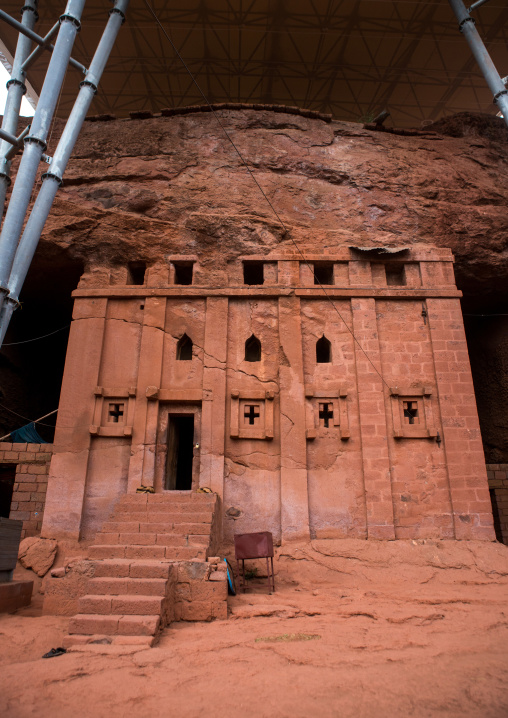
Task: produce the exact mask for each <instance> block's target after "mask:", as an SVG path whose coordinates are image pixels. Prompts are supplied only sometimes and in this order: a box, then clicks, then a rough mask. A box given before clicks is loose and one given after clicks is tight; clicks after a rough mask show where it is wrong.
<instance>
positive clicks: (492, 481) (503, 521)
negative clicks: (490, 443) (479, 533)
mask: <svg viewBox="0 0 508 718" xmlns="http://www.w3.org/2000/svg"><path fill="white" fill-rule="evenodd" d="M487 476H488V479H489V490H490V494H491V498H492V505H493V506H492V508H493V511H494V525H495V528H496V538H497V540H498V541H502V542H503V543H504V544H507V545H508V464H487ZM496 509H497V516H496Z"/></svg>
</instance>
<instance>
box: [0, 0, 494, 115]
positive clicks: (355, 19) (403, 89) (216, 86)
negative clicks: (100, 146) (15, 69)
mask: <svg viewBox="0 0 508 718" xmlns="http://www.w3.org/2000/svg"><path fill="white" fill-rule="evenodd" d="M149 2H150V4H151V5H152V7H153V9H154V11H155V13H156V14H157V16H158V17H159V19H160V22H161V23H162V25H163V26H164V28H165V30H166V31H167V33H168V34H169V35H170V37H171V40H172V42H173V43H174V45H175V46H176V47H177V48H178V50H179V52H180V53H181V56H182V58H183V59H184V60H185V62H186V63H187V66H188V67H189V69H190V71H191V72H192V73H193V75H194V76H195V78H196V80H197V82H198V84H199V86H200V87H201V89H202V90H203V92H204V93H205V95H206V97H207V99H208V100H209V101H210V102H215V103H217V102H247V103H274V104H283V105H297V106H299V107H306V108H309V109H312V110H318V111H320V112H325V113H332V114H333V116H334V117H335V118H336V119H340V120H349V121H359V120H368V119H371V117H372V115H375V114H377V113H378V112H379V111H380V110H382V109H384V108H386V109H388V110H389V111H390V113H391V118H390V120H389V121H388V122H387V124H393V125H396V126H399V127H415V126H420V125H421V123H422V122H423V123H425V122H426V121H429V120H436V119H438V118H440V117H442V116H443V115H448V114H452V113H455V112H460V111H464V110H467V111H470V112H487V113H491V114H495V112H496V107H495V105H494V104H493V102H492V96H491V93H490V91H489V89H488V87H487V86H486V83H485V80H484V79H483V77H482V75H481V73H480V71H479V69H478V67H477V65H476V63H475V61H474V59H473V57H472V56H471V53H470V50H469V48H468V46H467V44H466V41H465V40H464V38H463V37H462V36H461V35H460V33H459V31H458V27H457V22H456V20H455V17H454V15H453V13H452V10H451V8H450V6H449V5H448V2H447V0H434V1H432V0H431V1H430V2H414V1H413V0H398V1H397V2H393V1H392V0H336V1H334V0H171V2H170V1H169V0H149ZM21 5H22V2H19V1H18V2H13V1H12V0H4V2H3V4H2V7H3V9H4V10H5V11H6V12H8V13H9V14H10V15H12V16H13V17H15V18H16V19H19V10H20V7H21ZM110 7H111V5H110V3H109V2H108V0H88V2H87V3H86V8H85V12H84V15H83V19H82V30H81V33H80V34H79V36H78V39H77V41H76V45H75V48H74V52H73V55H74V57H75V58H76V59H77V60H79V61H80V62H82V63H83V64H85V65H88V64H89V62H90V59H91V57H92V55H93V52H94V49H95V46H96V44H97V42H98V40H99V38H100V34H101V32H102V28H103V26H104V24H105V22H106V18H107V12H108V11H109V9H110ZM64 8H65V1H64V0H41V1H40V7H39V15H40V20H39V22H38V23H37V25H36V27H35V30H36V32H38V34H40V35H45V34H46V32H47V31H48V30H49V29H50V27H51V26H52V25H53V24H54V22H55V21H56V19H57V18H58V16H59V15H61V14H62V12H63V11H64ZM474 16H475V19H476V21H477V28H478V30H479V32H480V35H481V37H482V39H483V41H484V42H485V44H486V45H487V48H488V50H489V52H490V54H491V56H492V59H493V60H494V62H495V64H496V66H497V69H498V71H499V72H500V74H501V75H502V76H503V75H506V74H508V4H507V2H506V0H490V2H488V3H487V4H486V5H484V6H482V7H481V8H479V9H478V10H477V11H475V13H474ZM16 37H17V34H16V32H15V31H14V30H12V28H10V27H8V26H6V25H5V24H4V23H0V39H1V40H2V41H3V42H4V44H5V47H6V50H7V52H10V53H13V52H14V49H15V44H16ZM46 65H47V58H45V59H44V60H39V61H38V63H37V64H36V65H34V67H33V68H32V70H31V71H30V73H29V80H30V81H31V83H32V85H33V87H34V88H35V90H36V91H37V90H39V89H40V87H41V85H42V81H43V78H44V71H45V68H46ZM81 79H82V77H81V76H80V74H79V72H78V71H77V70H74V69H72V68H70V69H69V70H68V72H67V78H66V83H65V87H64V91H63V93H62V96H61V100H60V103H59V107H58V114H59V115H60V116H66V115H67V114H68V112H69V110H70V108H71V106H72V103H73V101H74V97H75V94H76V92H77V88H78V84H79V82H80V80H81ZM203 102H204V101H203V98H202V96H201V95H200V94H199V91H198V89H197V88H196V86H195V85H194V83H193V82H192V79H191V78H190V76H189V74H188V72H187V70H186V69H185V67H184V66H183V65H182V62H181V61H180V59H179V58H178V57H177V56H176V54H175V50H174V49H173V47H172V46H171V44H170V42H169V41H168V40H167V39H166V37H164V34H163V33H162V32H161V30H160V28H159V27H158V26H157V23H156V21H155V20H154V18H153V16H152V15H151V14H150V12H149V10H148V8H147V7H146V4H145V2H144V0H131V5H130V8H129V11H128V16H127V22H126V23H125V25H124V27H123V28H122V30H121V32H120V35H119V38H118V40H117V43H116V45H115V48H114V50H113V53H112V55H111V58H110V61H109V63H108V66H107V68H106V71H105V73H104V76H103V79H102V82H101V86H100V89H99V93H98V95H97V97H96V98H95V100H94V104H93V105H92V109H91V112H92V113H94V114H99V113H112V114H115V115H117V116H119V117H121V116H126V115H128V113H129V112H130V111H139V110H149V111H152V112H159V111H160V110H161V109H162V108H166V107H181V106H185V105H194V104H203Z"/></svg>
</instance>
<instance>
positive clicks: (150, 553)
mask: <svg viewBox="0 0 508 718" xmlns="http://www.w3.org/2000/svg"><path fill="white" fill-rule="evenodd" d="M88 558H90V559H118V558H133V559H160V560H163V559H169V560H171V561H192V560H198V561H201V560H203V561H204V560H205V558H206V548H203V547H202V546H164V545H162V544H160V545H157V546H139V545H138V546H136V545H134V546H122V545H121V544H96V545H94V546H90V547H89V549H88Z"/></svg>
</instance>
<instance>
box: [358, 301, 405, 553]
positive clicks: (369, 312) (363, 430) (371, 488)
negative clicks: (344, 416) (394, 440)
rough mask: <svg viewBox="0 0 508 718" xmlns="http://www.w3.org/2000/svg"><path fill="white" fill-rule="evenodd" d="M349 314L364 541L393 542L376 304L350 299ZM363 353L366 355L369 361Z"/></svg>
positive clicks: (388, 462)
mask: <svg viewBox="0 0 508 718" xmlns="http://www.w3.org/2000/svg"><path fill="white" fill-rule="evenodd" d="M351 310H352V315H353V331H354V334H355V337H356V339H357V342H358V343H357V342H355V343H354V346H355V357H356V362H355V363H356V377H357V385H358V405H359V413H360V435H361V442H362V462H363V480H364V484H365V504H366V507H367V538H371V539H394V538H395V528H394V519H393V503H392V487H391V476H390V458H389V453H388V438H387V423H386V408H385V400H384V389H383V381H382V379H381V377H380V376H379V374H378V373H377V372H376V370H375V368H374V367H376V369H377V370H378V371H379V372H380V373H381V372H382V369H381V357H380V350H379V338H378V332H377V321H376V300H375V299H352V300H351ZM358 344H359V345H360V346H359V345H358ZM360 347H361V349H360ZM362 349H363V350H364V351H362ZM364 352H366V354H367V356H368V359H367V356H365V354H364ZM369 359H370V361H369ZM371 362H372V363H371ZM372 364H374V366H372Z"/></svg>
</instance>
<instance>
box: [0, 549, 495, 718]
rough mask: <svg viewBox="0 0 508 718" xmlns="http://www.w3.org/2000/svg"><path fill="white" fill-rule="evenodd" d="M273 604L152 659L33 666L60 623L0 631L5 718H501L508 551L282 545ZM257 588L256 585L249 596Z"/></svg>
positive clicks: (65, 660) (238, 610) (8, 620)
mask: <svg viewBox="0 0 508 718" xmlns="http://www.w3.org/2000/svg"><path fill="white" fill-rule="evenodd" d="M276 573H277V575H276V589H277V590H276V593H275V594H274V595H272V596H269V595H267V593H266V589H263V588H261V587H253V588H252V589H251V590H250V591H249V592H248V593H246V594H245V595H242V596H239V597H232V598H230V609H231V616H230V619H229V620H228V621H216V622H214V623H208V624H205V623H194V624H192V623H179V624H173V625H172V626H171V627H170V628H168V629H166V630H165V631H164V633H163V635H162V638H161V641H160V643H159V645H158V646H157V647H156V648H152V649H143V650H140V649H139V647H138V648H127V647H112V646H102V645H96V646H93V647H88V648H86V649H85V648H80V649H74V650H72V649H71V650H70V651H69V652H68V653H67V654H66V655H63V656H60V657H57V658H51V659H46V660H44V659H42V658H41V656H42V654H43V653H45V652H46V651H47V650H49V649H50V648H52V647H56V646H59V645H61V642H62V637H63V636H64V633H65V630H66V625H67V619H62V618H56V617H49V616H41V615H40V609H39V608H38V607H37V601H35V604H34V606H33V607H31V608H27V609H23V610H21V611H19V612H18V613H17V614H14V615H2V616H0V666H1V667H0V714H1V715H3V716H9V718H24V717H25V716H37V717H38V718H45V717H46V716H48V717H49V716H51V718H55V716H58V717H61V716H63V717H67V716H72V717H73V718H74V717H76V718H79V717H80V716H94V717H97V718H101V717H102V716H104V717H106V716H108V717H109V718H116V717H117V716H118V717H120V716H122V717H123V716H125V715H128V716H134V717H137V716H143V717H144V716H150V717H153V718H158V717H159V716H161V717H162V716H164V717H165V718H166V717H167V716H178V717H180V716H182V717H187V716H188V717H192V716H212V717H213V716H221V717H225V718H228V717H229V716H238V715H240V716H262V717H263V718H264V717H267V718H268V717H270V718H272V717H274V716H277V717H278V716H281V717H282V716H284V717H285V716H288V718H289V717H291V718H293V717H298V716H302V717H303V716H304V717H308V716H319V718H326V717H328V716H330V717H331V716H333V717H337V716H340V717H341V718H347V717H349V716H354V717H355V718H371V717H372V718H374V716H375V717H376V718H380V717H381V718H383V717H384V716H387V717H388V716H389V717H390V718H396V717H398V716H401V717H402V716H404V718H405V717H406V716H416V717H417V718H420V717H424V716H429V717H432V718H434V717H435V716H445V717H447V718H448V717H452V716H453V717H455V716H456V717H457V718H458V717H459V716H460V717H461V718H464V716H475V717H477V718H490V717H492V718H504V717H505V716H508V690H507V689H508V660H507V658H508V651H507V642H508V547H505V546H502V545H501V544H497V543H494V544H493V543H475V542H451V541H442V542H436V541H425V542H423V541H420V542H412V541H396V542H366V541H356V540H344V541H313V542H312V544H299V545H293V544H291V545H290V546H285V547H283V548H281V549H279V551H278V556H277V560H276ZM253 583H255V581H254V582H253Z"/></svg>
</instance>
